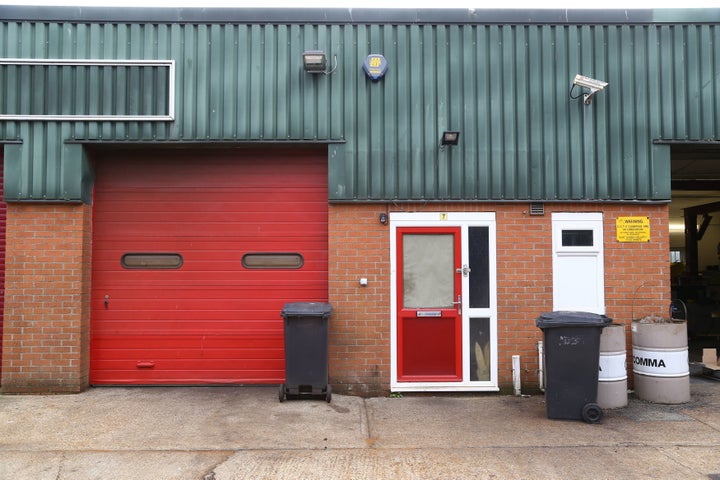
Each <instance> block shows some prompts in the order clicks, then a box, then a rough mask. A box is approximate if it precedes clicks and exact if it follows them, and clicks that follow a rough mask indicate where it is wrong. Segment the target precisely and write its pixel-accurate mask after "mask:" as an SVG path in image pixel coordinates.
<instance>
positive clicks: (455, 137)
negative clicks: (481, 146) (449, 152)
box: [440, 130, 460, 145]
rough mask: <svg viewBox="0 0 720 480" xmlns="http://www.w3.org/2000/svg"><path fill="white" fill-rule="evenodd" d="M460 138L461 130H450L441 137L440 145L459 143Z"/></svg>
mask: <svg viewBox="0 0 720 480" xmlns="http://www.w3.org/2000/svg"><path fill="white" fill-rule="evenodd" d="M459 140H460V132H458V131H456V130H453V131H451V130H448V131H445V132H443V134H442V137H440V145H457V144H458V141H459Z"/></svg>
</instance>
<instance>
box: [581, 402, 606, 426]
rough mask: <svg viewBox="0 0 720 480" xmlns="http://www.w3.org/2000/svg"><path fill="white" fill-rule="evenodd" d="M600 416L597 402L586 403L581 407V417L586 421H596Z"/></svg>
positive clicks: (601, 415) (600, 411)
mask: <svg viewBox="0 0 720 480" xmlns="http://www.w3.org/2000/svg"><path fill="white" fill-rule="evenodd" d="M602 417H603V411H602V408H600V405H598V404H597V403H586V404H585V406H584V407H583V409H582V418H583V420H585V421H586V422H587V423H598V422H599V421H600V420H602Z"/></svg>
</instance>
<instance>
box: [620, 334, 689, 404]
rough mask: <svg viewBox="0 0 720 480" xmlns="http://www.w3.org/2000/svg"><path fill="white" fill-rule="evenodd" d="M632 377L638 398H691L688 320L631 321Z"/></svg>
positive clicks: (679, 400)
mask: <svg viewBox="0 0 720 480" xmlns="http://www.w3.org/2000/svg"><path fill="white" fill-rule="evenodd" d="M632 344H633V380H634V385H635V394H636V395H637V396H638V398H641V399H643V400H647V401H649V402H654V403H668V404H675V403H685V402H689V401H690V364H689V363H688V341H687V322H685V321H670V322H665V323H652V322H649V323H644V322H643V321H642V320H639V321H634V322H633V324H632Z"/></svg>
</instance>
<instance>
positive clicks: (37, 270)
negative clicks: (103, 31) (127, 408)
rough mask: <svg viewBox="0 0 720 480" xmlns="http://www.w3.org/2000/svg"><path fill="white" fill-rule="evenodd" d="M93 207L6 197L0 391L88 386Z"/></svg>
mask: <svg viewBox="0 0 720 480" xmlns="http://www.w3.org/2000/svg"><path fill="white" fill-rule="evenodd" d="M90 232H91V208H90V206H88V205H48V204H9V205H8V209H7V251H6V272H5V279H6V289H5V318H4V336H3V337H4V344H3V347H4V348H3V358H2V362H3V368H2V384H1V385H2V392H3V393H50V392H52V393H64V392H79V391H82V390H83V389H85V388H86V387H87V386H88V372H89V325H90V310H89V302H90V245H91V236H90Z"/></svg>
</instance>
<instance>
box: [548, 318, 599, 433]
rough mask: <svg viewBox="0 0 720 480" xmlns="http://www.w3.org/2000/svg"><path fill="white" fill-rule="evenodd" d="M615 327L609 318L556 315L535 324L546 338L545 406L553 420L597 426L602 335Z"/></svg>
mask: <svg viewBox="0 0 720 480" xmlns="http://www.w3.org/2000/svg"><path fill="white" fill-rule="evenodd" d="M610 323H612V319H610V318H609V317H606V316H605V315H599V314H596V313H588V312H563V311H556V312H550V313H543V314H541V315H540V316H539V317H538V318H537V320H536V321H535V325H537V326H538V327H539V328H540V329H541V330H542V331H543V335H544V345H545V348H544V352H545V362H544V363H545V380H546V381H545V403H546V407H547V416H548V418H552V419H563V420H584V421H586V422H588V423H597V422H599V421H600V420H601V419H602V415H603V412H602V409H601V408H600V406H599V405H598V404H597V387H598V370H599V364H600V335H601V333H602V329H603V328H605V327H606V326H607V325H610Z"/></svg>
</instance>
